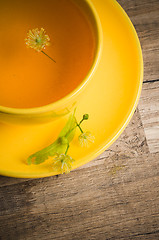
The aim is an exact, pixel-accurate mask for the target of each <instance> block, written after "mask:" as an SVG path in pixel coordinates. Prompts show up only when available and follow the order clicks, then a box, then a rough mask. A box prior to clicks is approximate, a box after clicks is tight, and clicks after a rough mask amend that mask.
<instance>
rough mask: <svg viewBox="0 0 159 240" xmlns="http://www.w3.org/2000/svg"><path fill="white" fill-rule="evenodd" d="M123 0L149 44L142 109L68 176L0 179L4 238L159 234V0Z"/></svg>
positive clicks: (115, 238) (71, 239)
mask: <svg viewBox="0 0 159 240" xmlns="http://www.w3.org/2000/svg"><path fill="white" fill-rule="evenodd" d="M119 3H120V4H121V5H122V6H123V7H124V9H125V10H126V12H127V13H128V15H129V16H130V18H131V20H132V22H133V23H134V25H135V27H136V29H137V32H138V34H139V37H140V41H141V44H142V48H143V56H144V65H145V76H144V85H143V91H142V95H141V100H140V102H139V107H138V108H139V110H138V109H137V110H136V112H135V114H134V116H133V118H132V120H131V122H130V124H129V125H128V127H127V128H126V129H125V131H124V132H123V134H122V135H121V136H120V138H119V139H118V140H117V141H116V142H115V143H114V144H113V145H112V146H111V147H110V148H109V149H108V150H107V151H105V152H104V153H103V154H102V155H101V156H99V157H98V158H96V159H95V160H94V161H91V162H90V163H88V164H86V165H84V166H82V167H81V168H79V169H76V170H75V171H73V172H71V173H70V174H68V175H60V176H59V177H56V176H55V177H50V178H45V179H13V178H6V177H0V240H8V239H9V240H10V239H11V240H25V239H26V240H37V239H42V240H50V239H51V240H52V239H54V240H56V239H59V240H75V239H77V240H78V239H79V240H81V239H86V240H94V239H95V240H120V239H121V240H140V239H141V240H158V239H159V151H158V137H159V135H158V126H159V125H158V123H159V119H158V118H159V93H158V90H159V82H158V80H159V67H158V66H159V40H158V39H159V1H158V0H140V1H138V0H119Z"/></svg>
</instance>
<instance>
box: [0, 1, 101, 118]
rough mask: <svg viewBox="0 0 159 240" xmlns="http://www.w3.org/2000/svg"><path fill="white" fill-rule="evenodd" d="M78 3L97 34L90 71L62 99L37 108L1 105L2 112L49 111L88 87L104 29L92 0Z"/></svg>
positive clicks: (76, 2)
mask: <svg viewBox="0 0 159 240" xmlns="http://www.w3.org/2000/svg"><path fill="white" fill-rule="evenodd" d="M71 1H73V2H74V4H76V5H77V6H78V7H79V8H80V9H81V10H82V11H83V13H84V14H85V16H86V18H87V19H88V22H89V23H90V27H91V29H92V31H93V33H94V36H95V52H94V58H93V63H92V65H91V68H90V69H89V71H88V73H87V74H86V76H85V77H84V79H83V80H82V81H81V83H80V84H79V85H78V86H77V87H76V88H75V89H74V90H73V91H72V92H71V93H69V94H68V95H66V96H65V97H63V98H61V99H60V100H58V101H56V102H54V103H51V104H48V105H45V106H41V107H36V108H26V109H25V108H22V109H20V108H10V107H4V106H0V112H1V113H7V114H36V113H44V112H48V111H53V110H54V109H58V108H60V107H61V106H64V105H66V106H67V102H70V101H72V100H73V99H75V97H76V96H77V95H79V94H80V93H81V92H82V91H83V90H84V89H85V87H86V85H87V84H88V82H89V81H90V79H91V76H92V74H93V72H94V70H95V68H96V67H97V63H98V61H99V57H100V53H101V48H102V29H101V24H100V19H99V17H98V14H97V12H96V9H95V7H94V6H93V4H92V2H91V1H90V0H84V1H81V0H71Z"/></svg>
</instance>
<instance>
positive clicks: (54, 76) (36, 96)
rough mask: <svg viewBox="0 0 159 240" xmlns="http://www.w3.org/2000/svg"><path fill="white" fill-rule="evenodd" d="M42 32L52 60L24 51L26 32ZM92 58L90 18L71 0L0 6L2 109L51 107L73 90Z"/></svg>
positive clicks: (32, 0) (7, 0)
mask: <svg viewBox="0 0 159 240" xmlns="http://www.w3.org/2000/svg"><path fill="white" fill-rule="evenodd" d="M34 28H39V29H40V28H44V29H45V30H46V34H48V35H49V37H50V43H51V45H50V46H47V47H46V49H45V50H44V51H45V52H46V53H47V54H48V55H49V56H51V57H52V58H53V59H55V60H56V63H54V62H52V61H51V60H50V59H49V58H48V57H47V56H45V55H44V54H42V53H41V52H40V53H39V52H36V51H35V50H34V49H31V48H27V47H26V44H25V38H26V37H27V32H28V31H29V30H30V29H34ZM94 53H95V36H94V33H93V30H92V28H91V24H90V22H89V19H88V18H87V16H86V15H85V13H84V12H83V10H82V9H80V8H79V6H77V5H76V4H75V3H74V1H72V0H45V1H44V2H43V1H37V0H27V1H21V0H14V1H12V0H5V1H1V2H0V70H1V71H0V74H1V75H0V105H1V106H6V107H13V108H33V107H40V106H44V105H47V104H50V103H53V102H55V101H57V100H59V99H61V98H62V97H64V96H66V95H67V94H69V93H70V92H71V91H72V90H73V89H75V88H76V87H77V86H78V85H79V84H80V83H81V81H82V80H83V79H84V77H85V76H86V74H87V73H88V71H89V69H90V67H91V65H92V62H93V58H94Z"/></svg>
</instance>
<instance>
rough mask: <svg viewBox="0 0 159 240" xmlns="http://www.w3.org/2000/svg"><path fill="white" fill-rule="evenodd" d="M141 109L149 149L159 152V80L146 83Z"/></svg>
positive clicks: (152, 151) (140, 104)
mask: <svg viewBox="0 0 159 240" xmlns="http://www.w3.org/2000/svg"><path fill="white" fill-rule="evenodd" d="M139 110H140V114H141V119H142V123H143V125H144V130H145V134H146V139H147V143H148V146H149V150H150V152H151V153H155V152H159V81H156V82H153V83H145V84H144V86H143V90H142V94H141V98H140V103H139Z"/></svg>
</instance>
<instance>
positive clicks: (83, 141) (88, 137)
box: [78, 132, 95, 147]
mask: <svg viewBox="0 0 159 240" xmlns="http://www.w3.org/2000/svg"><path fill="white" fill-rule="evenodd" d="M78 140H79V143H80V145H81V146H82V147H88V146H89V144H90V143H94V140H95V137H94V136H93V135H92V134H91V133H90V132H83V133H81V134H80V135H79V137H78Z"/></svg>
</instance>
